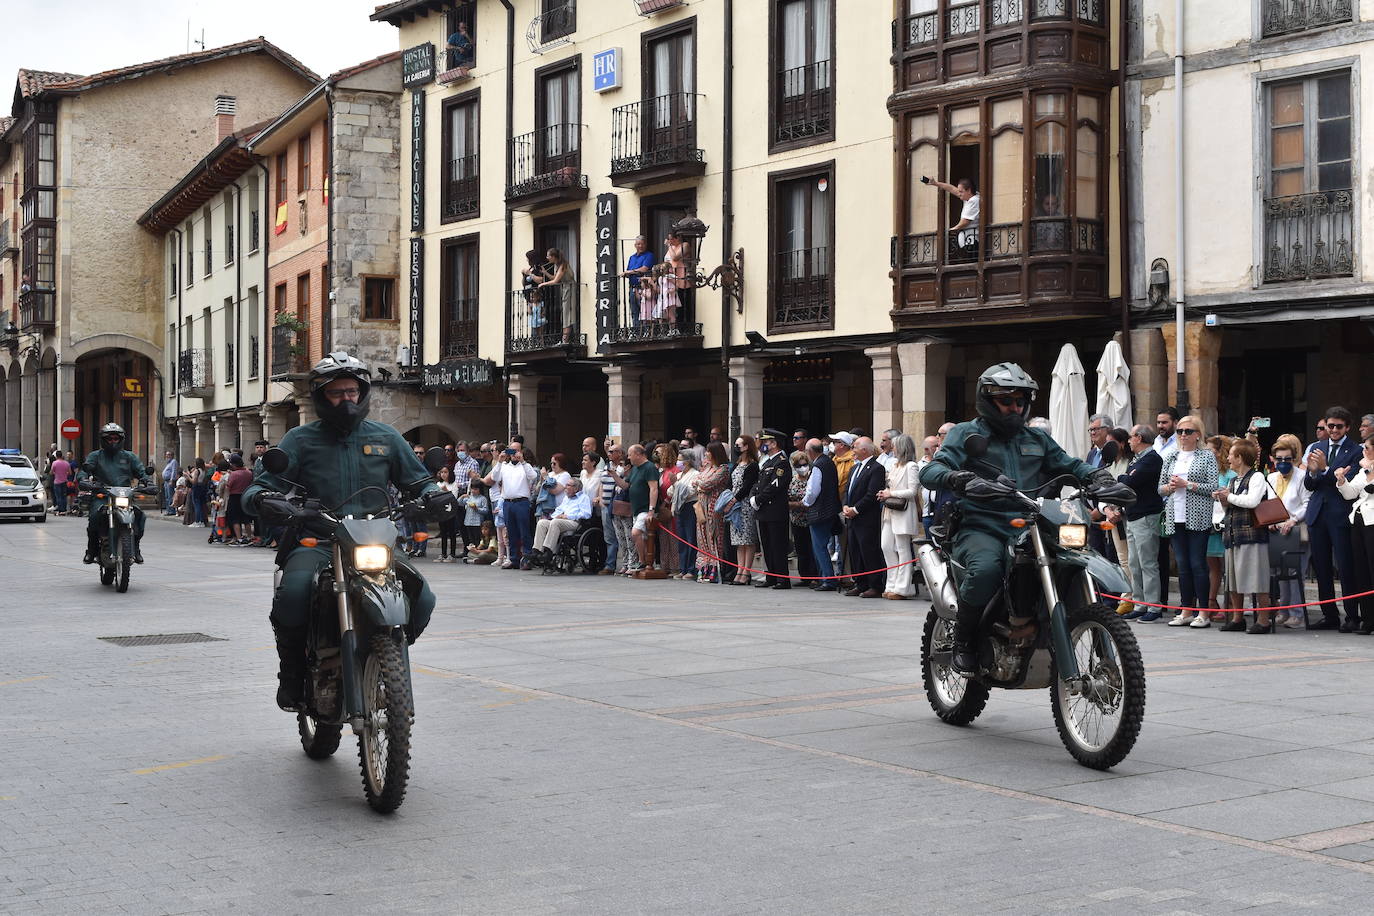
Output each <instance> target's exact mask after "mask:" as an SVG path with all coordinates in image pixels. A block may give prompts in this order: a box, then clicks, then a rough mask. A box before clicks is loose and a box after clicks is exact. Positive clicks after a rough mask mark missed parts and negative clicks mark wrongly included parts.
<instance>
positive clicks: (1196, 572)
mask: <svg viewBox="0 0 1374 916" xmlns="http://www.w3.org/2000/svg"><path fill="white" fill-rule="evenodd" d="M1211 536H1212V532H1211V530H1210V529H1209V530H1207V531H1190V530H1188V529H1187V528H1184V527H1183V526H1182V525H1177V526H1175V527H1174V535H1173V538H1172V539H1171V540H1172V542H1173V543H1172V545H1171V546H1172V547H1173V549H1174V563H1175V564H1176V565H1177V566H1178V591H1179V596H1180V597H1179V602H1178V603H1179V604H1180V605H1182V606H1183V607H1188V608H1206V607H1207V591H1208V589H1209V588H1210V586H1211V578H1210V575H1209V573H1208V571H1207V539H1208V538H1209V537H1211Z"/></svg>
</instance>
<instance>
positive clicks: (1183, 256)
mask: <svg viewBox="0 0 1374 916" xmlns="http://www.w3.org/2000/svg"><path fill="white" fill-rule="evenodd" d="M1183 200H1184V198H1183V0H1174V224H1175V225H1174V237H1175V239H1176V240H1177V241H1176V244H1177V245H1178V250H1177V251H1176V252H1175V254H1174V267H1175V270H1176V271H1177V273H1176V276H1177V278H1178V279H1177V280H1175V281H1174V288H1175V290H1176V292H1175V293H1174V325H1175V329H1174V337H1175V340H1174V360H1175V365H1176V368H1177V369H1178V396H1177V398H1176V400H1177V401H1178V411H1179V413H1180V414H1187V413H1188V411H1189V410H1190V408H1191V405H1190V404H1189V403H1188V401H1189V398H1188V373H1187V370H1186V369H1185V368H1184V364H1183V351H1184V347H1183V333H1184V327H1183V325H1184V321H1183V313H1184V309H1185V308H1186V305H1185V300H1186V299H1187V289H1188V286H1187V277H1188V271H1187V269H1186V268H1187V263H1188V262H1187V257H1188V235H1187V224H1186V220H1184V218H1183Z"/></svg>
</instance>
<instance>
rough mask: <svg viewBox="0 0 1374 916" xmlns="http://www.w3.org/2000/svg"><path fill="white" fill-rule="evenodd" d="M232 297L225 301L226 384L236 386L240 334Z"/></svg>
mask: <svg viewBox="0 0 1374 916" xmlns="http://www.w3.org/2000/svg"><path fill="white" fill-rule="evenodd" d="M236 323H237V322H236V316H235V309H234V300H233V298H232V297H226V298H225V300H224V384H226V385H232V384H234V380H235V378H237V377H238V371H239V366H238V342H239V341H238V333H237V330H238V329H237V328H236V327H235V324H236Z"/></svg>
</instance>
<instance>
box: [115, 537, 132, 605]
mask: <svg viewBox="0 0 1374 916" xmlns="http://www.w3.org/2000/svg"><path fill="white" fill-rule="evenodd" d="M133 563H134V533H133V532H132V531H121V532H120V533H119V549H118V550H116V551H115V568H114V572H115V577H116V578H115V591H117V592H119V593H120V594H123V593H124V592H127V591H128V590H129V567H130V566H132V565H133Z"/></svg>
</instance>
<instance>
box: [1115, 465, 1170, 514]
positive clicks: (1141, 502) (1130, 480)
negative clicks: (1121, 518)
mask: <svg viewBox="0 0 1374 916" xmlns="http://www.w3.org/2000/svg"><path fill="white" fill-rule="evenodd" d="M1162 470H1164V459H1163V458H1162V457H1160V454H1159V452H1157V451H1155V450H1154V449H1153V448H1147V449H1146V450H1145V451H1143V452H1141V453H1140V454H1139V455H1136V456H1135V460H1133V461H1132V462H1131V465H1130V467H1128V468H1126V473H1124V474H1122V475H1121V476H1120V477H1119V478H1117V479H1118V480H1120V481H1121V482H1122V483H1124V484H1125V485H1126V486H1128V487H1130V488H1131V489H1132V490H1134V491H1135V505H1134V506H1131V508H1129V509H1127V510H1126V518H1127V520H1128V521H1132V522H1133V521H1136V520H1137V519H1142V518H1144V517H1145V516H1147V515H1155V514H1156V513H1159V512H1163V511H1164V500H1163V499H1162V498H1161V497H1160V495H1159V473H1160V471H1162Z"/></svg>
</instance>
